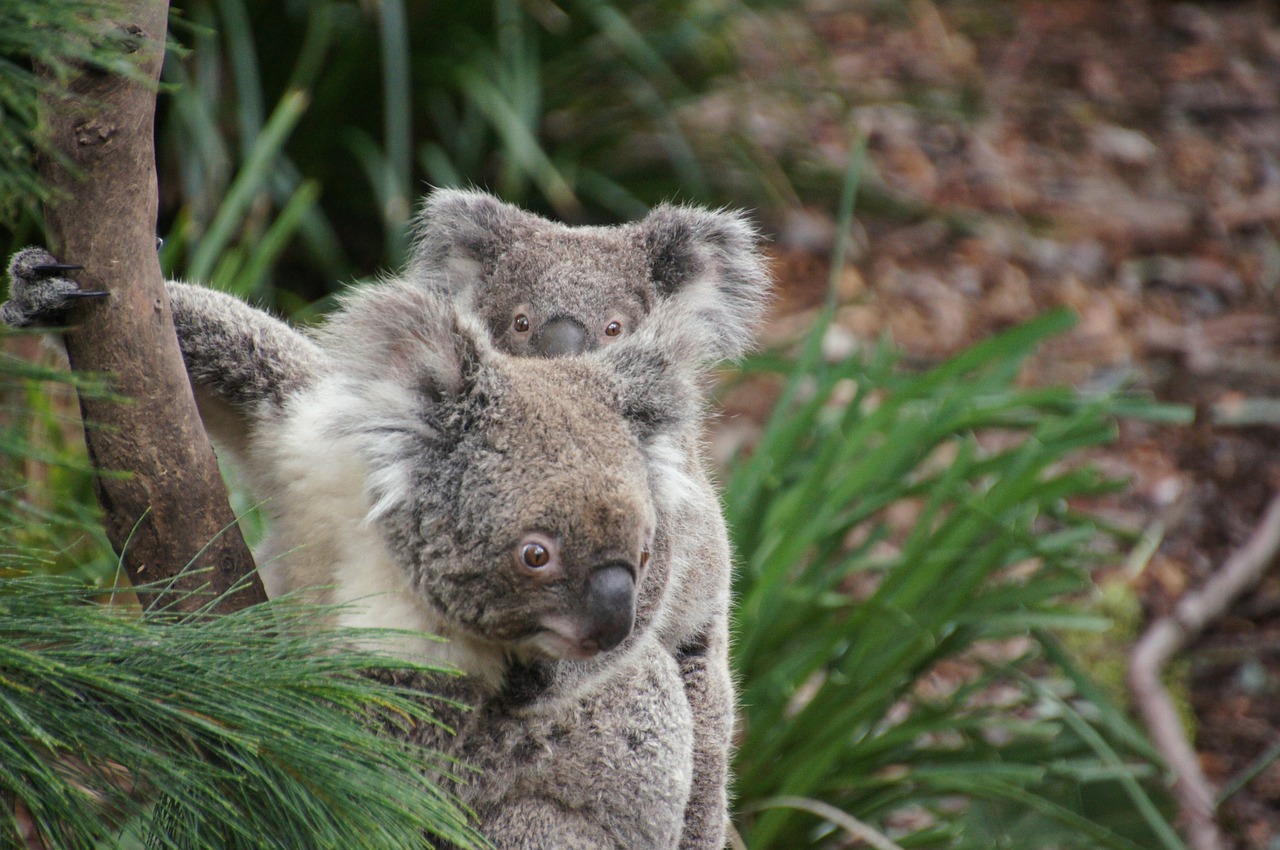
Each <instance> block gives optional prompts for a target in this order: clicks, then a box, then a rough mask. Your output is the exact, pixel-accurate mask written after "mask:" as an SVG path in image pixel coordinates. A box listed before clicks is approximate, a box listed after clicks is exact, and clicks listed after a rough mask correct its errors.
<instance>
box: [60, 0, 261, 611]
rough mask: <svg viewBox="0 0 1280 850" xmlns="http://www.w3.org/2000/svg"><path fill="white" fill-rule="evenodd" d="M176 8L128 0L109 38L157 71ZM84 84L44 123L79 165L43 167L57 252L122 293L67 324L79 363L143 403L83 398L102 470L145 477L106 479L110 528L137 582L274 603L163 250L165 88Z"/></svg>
mask: <svg viewBox="0 0 1280 850" xmlns="http://www.w3.org/2000/svg"><path fill="white" fill-rule="evenodd" d="M168 5H169V4H168V2H167V0H127V2H123V3H120V4H119V9H120V14H119V16H118V17H116V18H114V19H108V20H104V21H103V37H104V38H106V39H110V40H111V41H112V42H113V43H117V44H119V45H120V49H121V50H122V51H125V52H129V53H132V54H134V55H135V58H138V59H140V62H141V67H142V69H143V70H144V72H145V73H146V74H148V75H150V76H151V78H152V79H157V78H158V77H159V73H160V66H161V63H162V61H163V58H164V41H165V32H166V27H167V19H168ZM70 89H71V91H72V92H73V93H74V94H75V95H77V96H78V97H75V98H66V97H47V98H45V99H44V100H43V101H42V103H41V115H40V119H41V123H42V125H43V128H44V130H45V131H46V132H48V133H49V135H50V138H51V140H52V141H53V143H54V145H55V147H56V149H57V150H58V151H60V152H61V153H62V154H63V155H64V156H65V157H66V163H69V164H71V165H72V166H73V167H67V164H66V163H63V162H60V161H58V160H56V159H54V158H51V157H46V158H44V159H43V160H42V161H41V163H40V170H41V173H42V175H43V176H44V178H45V179H46V180H47V181H48V182H49V184H50V185H51V186H53V187H55V188H56V189H57V190H58V192H57V195H56V196H55V197H56V198H57V200H56V201H55V202H53V203H51V204H49V205H47V206H46V208H45V224H46V226H47V229H48V234H49V238H50V240H51V242H52V243H53V244H52V250H53V253H54V254H55V255H56V256H57V257H58V259H59V260H61V261H62V262H67V263H76V264H79V265H83V266H84V271H83V272H81V273H80V274H79V277H78V279H79V281H80V283H81V285H82V286H83V287H84V288H85V289H106V290H109V291H110V292H111V297H110V298H108V299H104V301H105V303H104V304H101V305H98V306H95V307H93V308H92V313H91V314H90V315H89V316H88V317H87V320H86V321H84V322H82V323H81V324H79V325H78V326H77V327H75V328H74V329H73V330H71V331H69V332H68V333H67V335H66V346H67V354H68V356H69V358H70V360H71V366H72V368H73V369H76V370H82V371H91V372H99V373H107V374H110V375H112V376H114V378H115V381H114V386H115V388H116V389H117V391H118V392H119V393H120V394H121V395H123V396H126V397H128V398H129V399H130V400H131V401H129V402H126V403H118V402H113V401H109V400H103V399H93V398H84V397H82V398H81V399H80V410H81V414H82V415H83V416H84V419H85V422H86V424H87V428H86V434H85V440H86V442H87V443H88V448H89V456H90V458H91V460H92V461H93V463H94V465H95V467H96V468H98V469H99V470H102V471H110V470H128V471H129V472H130V473H132V474H131V475H129V476H127V477H125V478H121V477H114V476H100V477H99V478H98V480H97V485H96V487H97V495H98V499H99V501H100V502H101V504H102V508H103V512H104V518H105V524H106V531H107V535H108V537H109V539H110V540H111V543H112V545H113V546H114V547H115V549H116V551H117V552H118V553H120V555H121V557H122V558H123V562H124V566H125V569H126V571H127V572H128V574H129V578H130V580H131V581H133V582H134V583H135V584H137V583H142V582H154V581H158V580H168V579H172V580H173V586H174V588H175V590H180V591H194V590H197V589H201V588H205V589H207V590H209V591H212V592H213V593H214V594H217V595H218V596H219V597H220V599H219V601H218V602H217V604H216V606H215V610H217V609H220V610H232V609H235V608H240V607H244V606H245V605H248V604H252V603H254V602H258V601H261V600H264V599H265V598H266V594H265V593H264V591H263V589H262V583H261V581H260V580H259V579H258V576H257V573H256V572H255V571H254V569H253V558H252V556H251V555H250V554H249V549H248V547H247V546H246V545H245V542H244V538H243V537H242V535H241V533H240V528H239V526H238V525H237V524H236V523H235V518H234V516H233V515H232V512H231V508H230V506H229V505H228V503H227V494H226V488H225V485H224V484H223V481H222V478H221V476H220V474H219V472H218V466H217V461H216V459H215V457H214V454H213V449H212V447H211V446H210V444H209V440H208V438H207V437H206V436H205V433H204V429H203V427H202V426H201V424H200V418H199V415H198V413H197V412H196V406H195V401H194V398H193V396H192V393H191V386H190V383H189V382H188V380H187V375H186V370H185V369H184V367H183V364H182V355H181V352H180V350H179V348H178V340H177V336H176V335H175V333H174V330H173V321H172V318H171V316H170V311H169V302H168V298H167V296H166V294H165V287H164V279H163V276H162V275H161V272H160V263H159V260H158V258H157V256H156V230H155V228H156V211H157V205H158V200H157V190H156V169H155V150H154V129H153V128H154V123H155V92H154V90H153V89H150V88H148V87H147V86H145V85H142V84H140V83H138V82H136V81H129V80H126V79H124V78H122V77H120V76H117V75H114V74H109V73H105V72H103V71H101V70H100V69H94V68H86V69H84V71H83V72H82V73H81V74H80V76H79V77H78V78H77V79H75V80H73V81H72V83H71V85H70ZM237 584H240V585H242V587H241V588H240V589H238V590H237V591H236V592H235V593H233V594H227V591H228V590H229V588H231V587H233V586H236V585H237ZM209 601H210V598H209V596H207V595H203V594H197V595H194V596H186V597H178V598H176V599H175V597H173V596H170V595H168V594H165V595H163V596H160V597H157V598H156V599H155V600H154V601H153V602H152V604H156V603H163V604H167V605H176V606H177V607H179V608H182V609H187V610H191V609H194V608H198V607H201V606H203V605H205V604H208V602H209Z"/></svg>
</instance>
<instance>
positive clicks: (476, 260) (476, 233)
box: [409, 189, 536, 292]
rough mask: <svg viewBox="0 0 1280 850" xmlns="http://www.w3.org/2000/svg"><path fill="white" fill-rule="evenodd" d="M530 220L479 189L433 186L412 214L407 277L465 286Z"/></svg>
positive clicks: (449, 286)
mask: <svg viewBox="0 0 1280 850" xmlns="http://www.w3.org/2000/svg"><path fill="white" fill-rule="evenodd" d="M534 221H536V219H535V218H534V217H533V216H532V215H531V214H530V213H526V212H525V211H523V210H521V209H520V208H518V207H514V206H512V205H511V204H507V203H504V202H502V201H500V200H498V199H497V198H495V197H494V196H493V195H490V194H487V193H485V192H479V191H474V190H464V189H437V190H436V191H435V192H433V193H432V194H431V195H430V196H429V197H428V198H427V200H426V202H425V203H424V204H423V206H422V209H421V211H420V212H419V213H418V216H417V218H416V219H414V224H413V231H414V243H413V252H412V256H411V258H410V260H409V277H411V278H413V279H414V280H416V281H420V282H428V283H431V284H434V285H436V286H440V287H442V288H444V289H446V290H449V291H453V292H457V291H460V290H462V289H465V288H466V287H468V286H471V285H473V284H474V283H476V282H477V281H478V280H480V278H481V277H483V275H484V273H485V271H486V270H487V269H490V268H492V267H493V264H494V263H495V262H496V260H497V258H498V257H499V256H501V255H502V253H503V252H504V251H506V250H507V249H508V248H510V247H511V244H512V242H514V241H515V240H516V239H517V238H518V237H519V236H520V235H521V234H522V233H523V232H525V231H527V230H528V229H529V228H530V226H531V225H532V223H533V222H534Z"/></svg>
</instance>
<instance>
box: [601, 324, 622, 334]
mask: <svg viewBox="0 0 1280 850" xmlns="http://www.w3.org/2000/svg"><path fill="white" fill-rule="evenodd" d="M620 333H622V322H610V323H609V324H607V325H605V327H604V335H605V336H617V335H618V334H620Z"/></svg>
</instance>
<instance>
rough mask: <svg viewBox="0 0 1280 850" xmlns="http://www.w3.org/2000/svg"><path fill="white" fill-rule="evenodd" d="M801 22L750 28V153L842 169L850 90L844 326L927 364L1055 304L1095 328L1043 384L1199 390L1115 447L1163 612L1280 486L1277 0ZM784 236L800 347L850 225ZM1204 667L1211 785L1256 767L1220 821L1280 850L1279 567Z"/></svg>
mask: <svg viewBox="0 0 1280 850" xmlns="http://www.w3.org/2000/svg"><path fill="white" fill-rule="evenodd" d="M789 14H791V15H792V16H791V17H787V16H786V15H781V16H777V17H773V16H770V17H765V18H762V19H760V20H759V21H757V22H755V24H754V25H753V26H752V27H749V28H748V39H749V40H748V44H749V45H750V48H749V49H750V50H751V54H750V55H751V57H752V60H751V63H750V68H749V71H748V72H747V74H746V77H745V78H744V79H743V80H742V81H741V83H742V85H743V86H744V87H745V88H746V89H747V90H748V91H749V92H750V93H751V94H750V96H751V101H752V117H751V121H752V122H753V129H755V130H756V132H757V138H759V139H761V140H762V142H761V144H762V145H764V146H765V147H766V148H768V149H769V151H770V152H771V153H772V154H774V155H776V156H778V157H779V158H780V159H785V158H787V157H788V156H792V155H794V156H801V154H792V153H790V152H794V151H807V152H808V153H807V154H805V155H807V156H810V157H813V158H814V159H815V161H814V162H813V163H812V165H813V171H814V172H815V173H821V172H822V171H823V169H824V168H825V173H828V174H830V173H832V172H835V171H838V170H839V169H840V168H843V167H844V164H845V162H846V161H847V159H848V155H849V141H848V140H849V138H850V136H851V135H854V134H851V133H850V132H849V127H848V126H847V118H841V117H840V116H841V114H842V113H841V111H840V110H838V109H835V108H833V107H832V106H831V102H832V98H834V99H836V100H838V101H840V102H852V103H855V104H858V105H859V108H858V109H857V110H856V113H855V119H854V120H855V121H856V124H857V129H858V130H860V131H861V133H863V134H865V136H866V138H867V139H868V145H869V147H868V150H869V155H870V157H869V158H870V162H871V165H872V166H873V167H872V168H871V169H870V171H869V173H868V177H867V181H866V183H865V184H864V186H865V191H864V194H863V202H862V204H861V205H860V212H859V216H858V224H857V226H856V228H855V232H854V233H853V234H852V237H853V244H854V246H855V247H854V250H853V254H852V257H851V260H850V264H849V266H848V268H846V269H845V271H844V273H843V275H842V276H841V278H840V281H841V286H840V289H841V296H842V298H843V299H844V300H845V302H846V306H845V307H844V308H843V310H842V312H841V315H840V326H841V328H842V329H843V330H844V331H845V332H847V333H848V334H850V335H851V338H853V339H858V338H866V339H873V338H875V337H876V336H878V335H879V334H881V333H882V332H884V331H886V330H887V331H888V332H890V333H891V334H892V336H893V338H894V339H895V340H896V341H897V342H898V343H899V344H900V345H901V346H903V347H904V348H905V349H906V351H907V352H908V355H909V357H911V358H913V359H916V360H919V361H920V362H932V361H935V360H937V359H939V358H942V357H944V356H946V355H948V354H950V353H953V352H955V351H957V350H959V349H960V348H961V347H963V346H964V345H966V344H967V343H970V342H972V341H974V340H976V339H978V338H980V337H982V336H984V335H986V334H988V333H990V332H992V331H994V330H997V329H1000V328H1003V327H1006V326H1008V325H1010V324H1012V323H1015V322H1018V321H1021V320H1024V319H1027V318H1029V317H1030V316H1032V315H1034V314H1036V313H1038V312H1041V311H1043V310H1045V309H1047V308H1049V307H1052V306H1057V305H1063V304H1066V305H1070V306H1072V307H1074V308H1075V309H1076V311H1077V312H1078V313H1079V315H1080V322H1079V324H1078V326H1077V327H1076V329H1075V330H1074V331H1073V332H1072V333H1070V334H1069V335H1068V336H1067V337H1065V338H1063V339H1062V340H1060V341H1059V342H1058V343H1056V344H1055V345H1054V346H1053V347H1052V350H1051V351H1048V352H1045V354H1044V356H1042V357H1041V358H1040V359H1039V360H1038V361H1037V365H1036V368H1035V370H1034V374H1032V375H1030V376H1028V377H1029V379H1031V380H1034V381H1046V382H1061V381H1069V382H1071V383H1073V384H1075V385H1077V386H1079V387H1082V388H1086V389H1088V388H1104V387H1113V386H1117V385H1121V384H1127V385H1130V386H1133V387H1135V388H1137V389H1140V390H1144V391H1147V392H1149V393H1151V394H1153V395H1154V396H1155V397H1156V398H1158V399H1160V400H1164V401H1171V402H1179V403H1184V404H1187V405H1191V406H1193V407H1194V409H1195V411H1196V418H1195V423H1194V425H1191V426H1152V425H1144V424H1140V423H1126V424H1125V425H1124V426H1123V427H1122V436H1121V439H1120V441H1119V443H1118V444H1117V445H1116V447H1115V450H1114V451H1112V452H1110V453H1108V454H1107V455H1106V456H1105V457H1102V458H1099V462H1100V463H1101V464H1103V465H1104V466H1105V467H1106V468H1107V469H1108V471H1110V472H1112V473H1115V474H1118V475H1123V476H1126V477H1128V478H1130V479H1131V480H1132V487H1131V489H1130V490H1129V491H1128V493H1127V494H1126V495H1125V496H1124V497H1123V498H1121V499H1119V500H1117V501H1115V502H1114V503H1111V504H1109V505H1107V506H1105V510H1106V512H1107V514H1108V518H1109V519H1111V520H1113V521H1115V522H1117V523H1119V524H1121V525H1123V526H1124V527H1127V528H1129V529H1132V530H1133V531H1135V532H1140V531H1145V532H1147V533H1149V534H1154V535H1158V536H1159V540H1160V543H1159V546H1158V548H1157V549H1156V551H1155V553H1154V554H1153V556H1152V557H1151V558H1150V559H1149V560H1148V561H1146V562H1145V564H1144V565H1142V568H1141V570H1135V571H1133V573H1132V574H1130V575H1128V576H1127V580H1128V581H1130V582H1131V583H1132V586H1133V588H1134V589H1135V591H1136V593H1137V594H1138V596H1139V598H1140V599H1141V601H1142V605H1143V609H1144V615H1145V616H1146V617H1147V618H1150V617H1152V616H1155V615H1159V614H1163V613H1167V612H1168V611H1169V610H1170V608H1171V606H1172V604H1173V603H1174V602H1175V601H1176V600H1177V598H1178V596H1179V594H1181V593H1182V592H1183V591H1184V590H1185V589H1187V588H1189V587H1195V586H1198V585H1199V584H1201V583H1202V582H1203V581H1204V580H1205V579H1206V577H1207V576H1209V575H1210V574H1211V573H1212V572H1213V571H1214V570H1215V568H1217V567H1218V566H1219V565H1220V564H1221V563H1222V561H1223V560H1224V559H1225V558H1226V557H1227V556H1228V555H1229V554H1230V553H1231V552H1232V551H1234V550H1235V549H1236V548H1237V547H1239V546H1240V545H1241V544H1242V543H1243V542H1244V541H1245V540H1246V539H1247V538H1248V536H1249V535H1250V533H1251V532H1252V531H1253V529H1254V527H1255V524H1256V522H1257V520H1258V518H1259V516H1260V514H1261V512H1262V509H1263V507H1264V505H1265V504H1266V502H1267V501H1268V500H1269V498H1270V496H1271V495H1272V494H1273V493H1275V492H1276V491H1277V489H1278V488H1280V451H1277V450H1276V444H1277V437H1278V436H1280V313H1278V312H1277V309H1276V308H1277V304H1276V301H1277V293H1276V288H1277V284H1278V283H1280V4H1277V3H1274V2H1261V0H1258V1H1257V2H1202V3H1165V2H1152V0H1122V2H1104V0H1046V1H1045V2H1016V3H1015V2H1004V0H950V2H943V0H935V2H927V0H918V2H910V3H874V2H852V3H850V2H839V0H812V2H810V3H808V4H807V5H806V7H805V9H804V11H803V14H802V15H795V14H794V13H789ZM800 90H803V91H807V92H809V93H810V96H808V97H806V98H797V97H796V92H797V91H800ZM797 170H798V171H800V172H803V170H804V163H803V162H801V163H798V168H797ZM833 196H834V193H833ZM828 209H830V208H828ZM775 229H776V231H777V232H778V234H779V236H778V239H777V242H776V245H775V248H776V250H777V254H778V258H779V269H780V276H781V282H782V289H783V296H782V303H781V305H780V309H779V311H778V319H777V320H776V321H775V323H774V327H773V328H772V332H773V333H774V334H777V335H778V336H779V337H784V336H785V335H786V334H787V333H789V332H791V331H793V330H794V329H796V328H798V327H801V326H803V324H804V322H805V321H806V319H807V317H808V316H810V315H811V312H810V308H812V307H813V305H814V304H815V303H816V302H817V301H818V300H819V299H820V298H821V296H822V293H823V291H824V287H825V281H826V267H827V253H828V252H829V251H830V247H831V245H832V242H833V236H834V224H833V221H832V217H831V215H830V213H829V212H828V211H826V210H823V209H801V211H799V212H796V213H794V214H792V215H790V216H789V217H787V218H786V219H785V220H782V221H779V222H776V223H775ZM1126 650H1127V647H1125V646H1121V645H1117V646H1115V648H1114V651H1115V652H1116V653H1121V652H1124V651H1126ZM1188 657H1189V659H1190V679H1189V681H1190V701H1191V705H1192V708H1193V709H1194V712H1195V715H1196V718H1197V721H1198V724H1199V725H1198V728H1197V729H1196V746H1197V748H1198V750H1199V751H1200V753H1201V758H1202V762H1203V764H1204V767H1205V769H1206V771H1207V773H1208V775H1209V777H1210V779H1211V780H1213V781H1214V782H1215V783H1216V784H1217V785H1218V786H1219V787H1222V786H1224V785H1226V784H1227V783H1230V782H1231V781H1232V780H1233V779H1235V778H1237V777H1240V776H1241V775H1242V772H1243V771H1246V770H1247V769H1249V768H1250V766H1251V765H1253V766H1254V767H1255V768H1257V767H1261V770H1260V771H1259V772H1258V773H1257V775H1256V777H1254V778H1253V779H1252V780H1251V781H1249V782H1248V783H1247V784H1245V785H1244V787H1242V788H1241V789H1240V790H1238V791H1236V792H1235V793H1234V794H1232V796H1231V797H1230V798H1229V799H1227V800H1226V802H1225V803H1224V805H1223V807H1222V809H1221V820H1222V823H1223V825H1224V827H1225V828H1226V829H1227V830H1228V832H1229V833H1230V835H1231V836H1232V837H1233V838H1234V840H1236V841H1237V842H1238V843H1239V846H1240V847H1248V848H1280V759H1277V758H1276V757H1277V756H1278V755H1280V750H1277V751H1272V748H1273V747H1276V745H1277V742H1280V571H1278V570H1272V574H1271V575H1270V576H1269V577H1268V578H1266V579H1265V580H1264V582H1263V584H1262V585H1261V587H1260V588H1259V589H1258V590H1257V591H1256V592H1254V593H1251V594H1248V595H1247V597H1246V599H1245V600H1244V601H1243V602H1241V603H1240V604H1238V605H1237V606H1236V607H1235V609H1234V610H1233V611H1232V612H1231V613H1230V615H1229V616H1227V617H1226V618H1225V619H1224V620H1223V621H1221V622H1220V623H1218V624H1217V625H1216V626H1214V627H1213V628H1212V629H1211V631H1210V632H1209V633H1208V634H1207V635H1206V636H1205V637H1204V638H1203V639H1202V640H1200V641H1199V642H1198V643H1197V644H1196V645H1195V646H1194V648H1193V649H1192V650H1191V651H1190V652H1189V653H1188ZM1269 751H1270V752H1269ZM1268 757H1269V758H1270V760H1269V761H1268V760H1267V758H1268Z"/></svg>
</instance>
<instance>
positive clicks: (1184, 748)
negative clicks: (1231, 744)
mask: <svg viewBox="0 0 1280 850" xmlns="http://www.w3.org/2000/svg"><path fill="white" fill-rule="evenodd" d="M1277 551H1280V495H1277V496H1275V497H1273V498H1272V500H1271V503H1270V504H1269V505H1268V506H1267V510H1266V513H1265V514H1264V515H1263V517H1262V521H1261V522H1260V523H1259V524H1258V527H1257V528H1256V529H1255V530H1254V532H1253V536H1252V537H1250V538H1249V541H1248V542H1247V543H1246V544H1245V545H1244V546H1243V547H1242V548H1241V549H1239V550H1238V551H1237V552H1235V553H1234V554H1233V555H1232V556H1231V557H1230V558H1228V559H1227V561H1226V563H1224V564H1223V565H1222V566H1221V567H1220V568H1219V569H1218V570H1217V572H1215V573H1214V574H1213V576H1212V577H1210V579H1209V581H1208V582H1206V583H1205V585H1204V587H1202V588H1201V589H1200V590H1199V591H1193V592H1190V593H1187V594H1186V595H1184V596H1183V597H1182V598H1181V599H1180V600H1179V601H1178V604H1177V606H1176V607H1175V608H1174V611H1173V614H1172V615H1170V616H1167V617H1161V618H1160V619H1159V620H1156V621H1155V622H1154V623H1152V624H1151V625H1150V627H1148V628H1147V630H1146V632H1145V633H1144V634H1143V635H1142V637H1141V638H1140V639H1139V640H1138V643H1137V644H1136V645H1135V646H1134V648H1133V651H1132V653H1131V654H1130V656H1129V690H1130V692H1131V693H1132V694H1133V699H1134V702H1135V703H1136V704H1137V707H1138V710H1139V711H1140V712H1141V714H1142V718H1143V720H1144V721H1145V722H1146V724H1147V729H1148V730H1150V732H1151V737H1152V740H1153V741H1154V742H1155V745H1156V747H1157V748H1158V749H1159V750H1160V753H1161V754H1162V755H1163V756H1164V758H1165V761H1166V762H1167V763H1168V765H1169V769H1170V770H1172V771H1173V774H1174V784H1173V792H1174V796H1175V797H1177V799H1178V805H1179V808H1180V809H1181V811H1182V816H1183V818H1184V819H1185V821H1186V825H1187V837H1188V841H1189V842H1190V844H1191V846H1192V848H1194V850H1222V848H1223V847H1225V846H1226V844H1225V840H1224V838H1223V836H1222V833H1221V831H1220V830H1219V829H1218V825H1217V822H1216V821H1215V820H1214V791H1213V787H1212V785H1211V784H1210V783H1209V780H1208V778H1207V777H1206V776H1205V775H1204V771H1203V770H1201V769H1200V760H1199V758H1198V757H1197V756H1196V752H1195V750H1194V749H1193V748H1192V746H1191V743H1190V741H1188V740H1187V735H1186V732H1185V730H1184V729H1183V728H1182V721H1181V720H1180V719H1179V717H1178V712H1177V709H1176V708H1175V707H1174V704H1173V700H1172V699H1171V698H1170V697H1169V692H1168V691H1167V690H1165V688H1164V685H1163V684H1162V683H1161V681H1160V676H1161V674H1162V673H1163V671H1164V668H1165V666H1166V665H1167V664H1168V663H1169V659H1170V658H1172V657H1173V656H1174V655H1175V654H1177V653H1178V652H1179V651H1181V650H1182V649H1183V648H1184V647H1186V646H1187V644H1189V643H1191V641H1193V640H1195V638H1196V637H1198V636H1199V635H1200V633H1201V632H1203V631H1204V629H1205V628H1206V627H1207V626H1208V625H1209V624H1211V623H1213V622H1214V621H1216V620H1217V619H1218V618H1220V617H1221V616H1222V615H1223V613H1224V612H1225V611H1226V610H1227V607H1228V606H1229V605H1231V603H1232V602H1234V601H1235V600H1236V599H1237V598H1239V596H1240V594H1242V593H1244V592H1245V591H1246V590H1248V589H1249V588H1251V587H1253V586H1254V585H1255V584H1257V583H1258V580H1259V579H1261V578H1262V575H1263V573H1264V572H1266V569H1267V567H1268V566H1270V565H1271V563H1272V562H1273V561H1274V560H1275V558H1276V553H1277Z"/></svg>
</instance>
